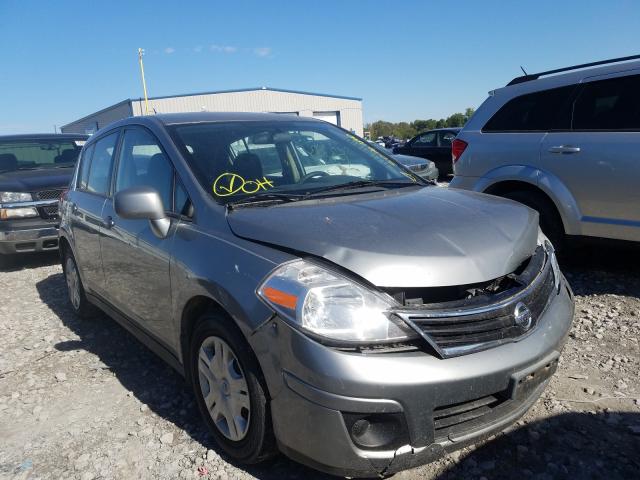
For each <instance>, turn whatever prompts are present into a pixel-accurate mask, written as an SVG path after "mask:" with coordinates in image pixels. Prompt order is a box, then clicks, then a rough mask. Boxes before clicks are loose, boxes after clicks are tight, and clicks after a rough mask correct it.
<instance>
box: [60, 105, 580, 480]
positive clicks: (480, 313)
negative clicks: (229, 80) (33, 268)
mask: <svg viewBox="0 0 640 480" xmlns="http://www.w3.org/2000/svg"><path fill="white" fill-rule="evenodd" d="M60 209H61V225H60V250H61V256H62V264H63V268H64V274H65V278H66V281H67V285H68V289H69V298H70V301H71V305H72V307H73V310H74V311H75V312H76V313H77V314H78V315H80V316H90V315H91V314H92V312H93V311H94V309H95V307H98V308H99V309H101V310H102V311H104V312H106V313H107V314H108V315H110V316H111V317H113V318H114V319H116V320H117V321H118V322H120V323H121V324H122V325H124V326H125V327H126V328H128V329H129V330H130V331H131V332H132V333H133V334H134V335H136V336H137V337H138V338H140V339H141V340H142V341H143V342H144V343H145V344H147V345H148V346H149V347H150V348H151V349H153V350H154V351H155V352H157V353H158V354H159V355H160V356H161V357H162V358H164V359H165V360H166V361H168V362H169V363H170V364H171V365H172V366H174V367H175V368H176V369H177V370H178V371H179V372H181V373H182V374H184V376H185V377H186V379H187V381H188V382H189V383H190V384H191V385H192V387H193V391H194V394H195V397H196V399H197V403H198V405H199V408H200V410H201V412H202V416H203V419H204V421H205V422H206V423H207V425H208V426H209V428H210V429H211V431H212V433H213V436H214V438H215V441H216V442H217V445H218V447H219V450H220V451H221V452H223V453H224V454H226V455H227V456H228V457H229V458H231V459H232V460H235V461H237V462H243V463H255V462H258V461H261V460H263V459H265V458H268V457H269V456H271V455H273V454H274V453H276V452H277V451H280V452H283V453H285V454H286V455H288V456H290V457H291V458H293V459H295V460H297V461H299V462H302V463H304V464H307V465H310V466H312V467H315V468H317V469H319V470H323V471H325V472H330V473H334V474H340V475H345V476H352V477H358V476H360V477H361V476H373V475H387V474H391V473H394V472H396V471H399V470H402V469H406V468H410V467H413V466H417V465H420V464H423V463H426V462H430V461H432V460H434V459H436V458H438V457H439V456H441V455H443V454H444V453H445V452H448V451H451V450H455V449H458V448H461V447H463V446H465V445H468V444H470V443H473V442H476V441H478V440H479V439H481V438H484V437H486V436H488V435H491V434H494V433H496V432H498V431H500V430H502V429H503V428H505V427H506V426H508V425H509V424H511V423H512V422H514V421H515V420H516V419H517V418H518V417H520V416H521V415H523V414H524V413H525V412H526V411H527V409H528V408H529V407H530V406H531V405H532V404H533V403H534V402H535V401H536V399H537V398H538V397H539V395H540V394H541V393H542V391H543V390H544V388H545V386H546V385H547V383H548V382H549V379H550V377H551V375H552V374H553V373H554V371H555V369H556V367H557V363H558V358H559V356H560V352H561V350H562V347H563V344H564V342H565V339H566V336H567V334H568V332H569V328H570V326H571V321H572V317H573V308H574V307H573V298H572V294H571V291H570V289H569V286H568V285H567V283H566V280H565V279H564V277H563V276H562V274H561V273H560V270H559V268H558V264H557V262H556V258H555V254H554V250H553V247H552V245H551V244H550V243H549V242H548V240H547V239H546V237H545V236H544V235H543V234H542V233H541V231H540V229H539V228H538V215H537V213H536V212H535V211H534V210H531V209H530V208H528V207H526V206H524V205H521V204H518V203H515V202H513V201H511V200H506V199H500V198H497V197H492V196H488V195H483V194H479V193H474V192H465V191H455V190H449V189H447V188H440V187H436V186H433V185H431V184H430V183H427V182H425V181H424V180H422V179H421V178H420V177H418V176H416V175H415V174H413V173H412V172H411V171H409V170H407V169H405V168H404V167H402V166H400V165H399V164H398V163H396V162H395V161H394V160H393V159H392V158H391V157H388V156H387V155H385V154H384V153H382V152H380V151H379V150H377V149H376V148H373V147H371V146H369V145H367V143H366V142H364V141H363V140H362V139H360V138H358V137H356V136H354V135H352V134H351V133H349V132H347V131H345V130H342V129H340V128H338V127H335V126H333V125H330V124H328V123H325V122H321V121H318V120H314V119H306V118H298V117H289V116H282V115H273V114H248V113H197V114H196V113H194V114H179V115H178V114H176V115H157V116H149V117H133V118H129V119H126V120H122V121H120V122H117V123H114V124H111V125H109V126H107V127H105V128H104V129H102V130H100V131H99V132H98V133H97V134H96V135H94V136H93V137H92V138H91V139H90V140H89V141H88V142H87V144H86V145H85V146H84V148H83V150H82V154H81V160H80V162H79V165H78V167H77V168H76V172H75V175H74V178H73V180H72V183H71V186H70V188H69V191H68V192H67V193H66V194H64V195H63V198H62V200H61V204H60Z"/></svg>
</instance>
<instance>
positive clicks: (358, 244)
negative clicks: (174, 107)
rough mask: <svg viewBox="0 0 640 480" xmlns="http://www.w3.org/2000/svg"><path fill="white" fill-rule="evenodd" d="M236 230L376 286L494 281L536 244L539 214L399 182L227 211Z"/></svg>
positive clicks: (464, 194) (514, 205) (509, 204)
mask: <svg viewBox="0 0 640 480" xmlns="http://www.w3.org/2000/svg"><path fill="white" fill-rule="evenodd" d="M227 219H228V222H229V225H230V227H231V229H232V231H233V232H234V234H235V235H237V236H239V237H242V238H246V239H249V240H254V241H259V242H262V243H267V244H271V245H273V246H279V247H283V248H286V249H289V250H292V251H295V252H298V254H300V255H303V256H304V254H309V255H313V256H317V257H322V258H324V259H326V260H328V261H330V262H333V263H335V264H337V265H339V266H341V267H343V268H346V269H348V270H350V271H352V272H354V273H355V274H357V275H359V276H361V277H363V278H364V279H366V280H367V281H369V282H371V283H372V284H374V285H377V286H379V287H432V286H433V287H435V286H449V285H464V284H469V283H476V282H483V281H487V280H492V279H495V278H498V277H500V276H503V275H506V274H508V273H511V272H513V271H514V270H515V269H516V268H517V267H518V266H519V265H520V264H521V263H522V262H523V261H524V260H525V259H526V258H528V257H529V256H530V255H531V254H532V253H533V252H534V250H535V248H536V244H537V237H538V214H537V212H535V211H534V210H531V209H529V208H528V207H525V206H523V205H521V204H519V203H515V202H512V201H510V200H505V199H501V198H497V197H492V196H489V195H483V194H478V193H474V192H467V191H457V190H453V189H447V188H438V187H423V188H413V187H408V188H403V189H395V190H388V191H384V192H374V193H361V194H355V195H349V196H341V197H334V198H328V199H327V198H323V199H318V200H312V201H311V200H307V201H301V202H294V203H286V204H280V205H276V206H271V207H257V206H256V207H248V208H240V209H237V210H232V211H231V212H230V213H229V215H228V217H227Z"/></svg>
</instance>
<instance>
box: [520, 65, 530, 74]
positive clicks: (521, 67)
mask: <svg viewBox="0 0 640 480" xmlns="http://www.w3.org/2000/svg"><path fill="white" fill-rule="evenodd" d="M520 70H522V73H524V74H525V76H527V75H529V74H528V73H527V72H526V70H525V69H524V67H523V66H522V65H520Z"/></svg>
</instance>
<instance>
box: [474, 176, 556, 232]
mask: <svg viewBox="0 0 640 480" xmlns="http://www.w3.org/2000/svg"><path fill="white" fill-rule="evenodd" d="M484 193H488V194H490V195H496V196H498V197H505V198H512V199H514V200H518V201H521V202H522V203H525V204H527V205H529V206H530V207H532V208H534V209H536V210H538V211H540V213H541V214H542V213H544V214H545V215H546V216H547V217H549V216H551V218H548V219H547V221H550V222H553V223H554V224H556V225H557V227H558V229H559V230H558V235H561V236H564V235H565V234H566V232H567V226H566V224H565V222H564V218H563V216H562V214H561V212H560V209H559V208H558V205H557V204H556V203H555V201H554V200H553V199H552V198H551V197H550V196H549V195H548V194H547V193H546V192H545V191H544V190H542V189H541V188H540V187H538V186H536V185H532V184H531V183H527V182H522V181H518V180H506V181H503V182H498V183H495V184H493V185H491V186H489V187H488V188H486V189H485V190H484ZM523 194H525V195H526V194H528V195H530V197H531V201H530V202H527V200H526V197H523ZM536 205H540V206H541V208H540V207H538V208H536Z"/></svg>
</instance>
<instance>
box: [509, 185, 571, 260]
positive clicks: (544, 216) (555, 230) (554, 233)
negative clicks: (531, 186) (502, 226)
mask: <svg viewBox="0 0 640 480" xmlns="http://www.w3.org/2000/svg"><path fill="white" fill-rule="evenodd" d="M501 196H502V197H505V198H509V199H511V200H515V201H516V202H520V203H522V204H524V205H526V206H527V207H530V208H533V209H534V210H536V211H537V212H538V214H539V215H540V228H541V229H542V231H543V232H544V234H545V235H546V236H547V238H549V240H551V243H552V244H553V246H554V248H555V249H556V251H557V252H560V251H562V250H563V248H564V244H565V241H566V237H565V233H564V226H563V225H562V219H561V218H560V215H559V214H558V211H557V210H556V207H555V205H554V204H553V203H552V202H551V200H549V199H548V198H547V197H545V196H544V195H542V194H541V193H537V192H531V191H526V190H515V191H512V192H507V193H504V194H502V195H501Z"/></svg>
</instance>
